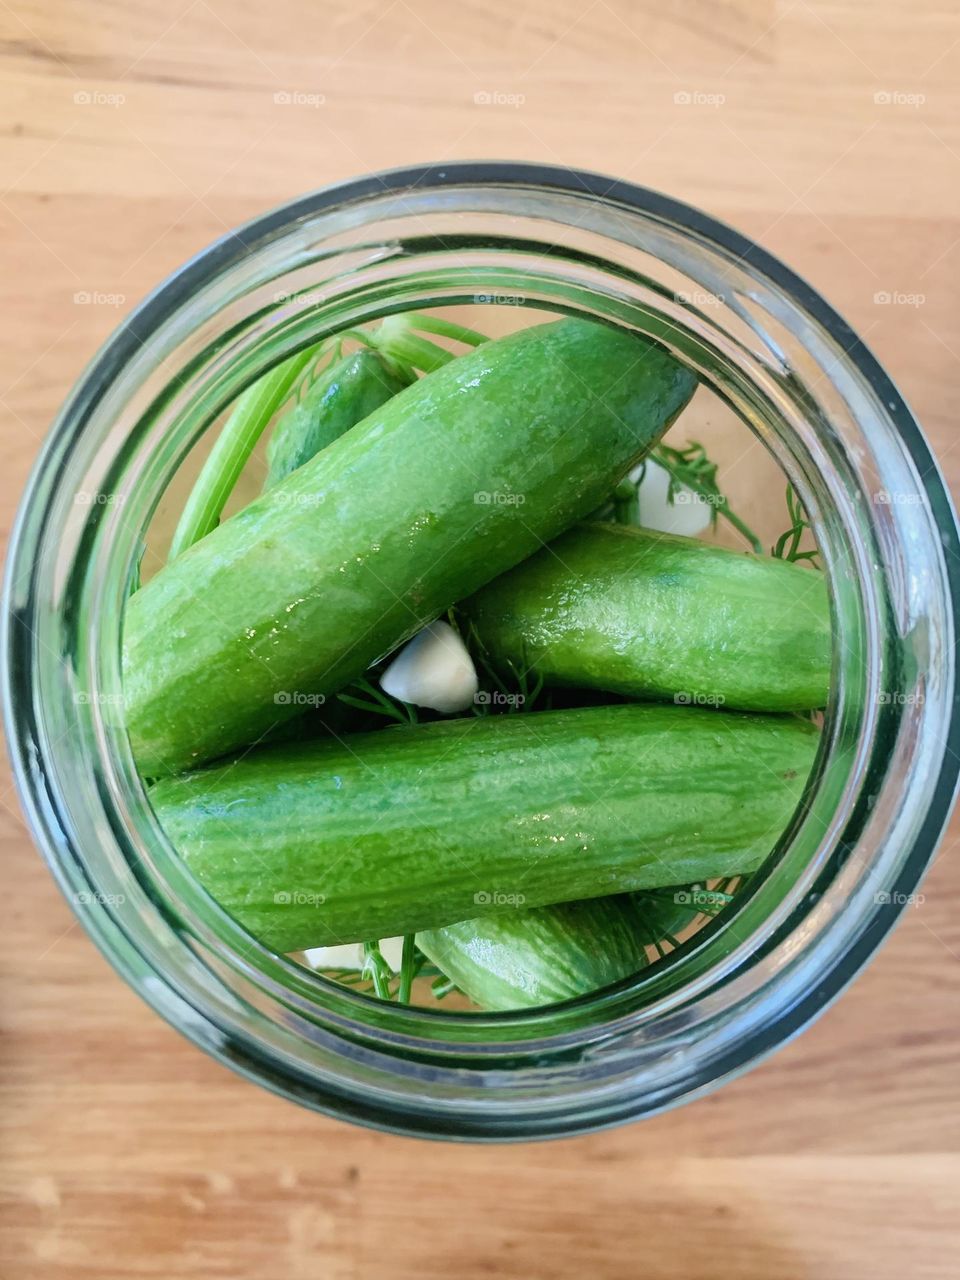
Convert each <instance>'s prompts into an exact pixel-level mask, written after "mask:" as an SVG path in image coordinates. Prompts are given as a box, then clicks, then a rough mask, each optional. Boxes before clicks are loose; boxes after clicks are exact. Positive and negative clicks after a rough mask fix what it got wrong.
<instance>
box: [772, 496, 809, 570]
mask: <svg viewBox="0 0 960 1280" xmlns="http://www.w3.org/2000/svg"><path fill="white" fill-rule="evenodd" d="M787 515H788V516H789V517H790V528H789V529H787V531H786V532H785V533H781V535H780V537H779V538H778V539H777V541H776V543H775V544H774V545H773V546H772V547H771V548H770V554H771V555H772V556H776V557H777V559H778V560H792V561H798V560H806V561H807V562H808V563H809V564H812V565H813V567H814V568H819V552H818V550H817V548H816V547H815V546H814V547H812V548H804V549H802V548H801V543H802V541H803V536H804V534H805V533H807V532H808V531H810V521H809V520H808V519H807V513H806V511H804V509H803V503H802V502H801V501H800V499H799V497H798V496H797V492H796V490H795V489H794V487H793V485H792V484H788V485H787Z"/></svg>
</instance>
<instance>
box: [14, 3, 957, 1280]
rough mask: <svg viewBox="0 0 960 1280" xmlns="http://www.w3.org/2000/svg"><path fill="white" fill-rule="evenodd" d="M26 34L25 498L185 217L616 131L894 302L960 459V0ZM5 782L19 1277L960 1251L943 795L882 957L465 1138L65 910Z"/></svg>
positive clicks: (951, 927) (112, 14)
mask: <svg viewBox="0 0 960 1280" xmlns="http://www.w3.org/2000/svg"><path fill="white" fill-rule="evenodd" d="M0 65H2V71H3V75H2V81H0V96H2V101H3V106H4V110H3V113H2V116H0V120H2V122H3V123H2V124H0V186H2V191H3V194H2V195H0V224H2V231H3V236H2V241H0V262H2V279H3V282H4V294H5V308H4V312H3V315H2V317H0V324H2V332H3V343H2V346H0V412H2V415H3V431H2V436H0V535H2V536H3V537H6V535H7V533H8V531H9V527H10V522H11V520H12V516H13V511H14V508H15V504H16V500H17V496H18V494H19V491H20V489H21V487H22V485H23V483H24V480H25V477H26V474H27V470H28V468H29V465H30V463H31V460H32V458H33V456H34V454H35V452H36V449H37V447H38V444H39V442H40V439H41V438H42V436H43V434H44V431H45V430H46V426H47V424H48V422H49V421H50V418H51V416H52V414H53V413H54V412H55V410H56V408H57V406H58V404H59V403H60V402H61V400H62V399H63V397H64V395H65V393H66V391H67V390H68V388H69V386H70V384H71V383H72V382H73V381H74V379H75V378H76V377H77V375H78V373H79V372H80V370H81V368H82V366H83V364H84V363H85V361H86V360H88V359H89V358H90V356H91V355H92V354H93V352H94V351H95V350H96V348H97V346H98V344H99V343H100V342H101V341H102V340H103V339H104V338H105V337H106V336H107V334H108V333H109V332H110V330H111V329H112V328H113V327H114V325H115V324H116V323H117V321H118V319H119V318H120V316H121V315H122V314H123V313H124V312H125V311H126V310H128V309H129V308H130V307H131V306H132V305H133V304H134V302H135V301H136V300H137V299H138V298H140V297H141V296H142V295H143V294H144V293H145V292H146V291H147V290H148V289H149V288H151V287H152V285H153V284H155V283H156V282H157V281H159V280H160V279H162V278H163V277H164V276H165V275H166V274H167V273H168V272H169V271H171V270H172V269H173V268H174V267H176V266H177V265H178V264H179V263H180V262H181V261H183V260H184V259H185V258H186V257H187V256H189V255H190V254H191V253H193V252H194V251H196V250H198V249H200V248H201V247H202V246H203V245H205V244H206V243H207V242H208V241H209V240H210V239H212V238H213V237H215V236H216V235H218V234H220V233H221V232H222V231H224V230H225V229H227V228H228V227H230V226H233V225H235V224H237V223H238V222H240V221H242V220H244V219H245V218H247V217H249V216H251V215H253V214H254V213H256V212H258V211H260V210H262V209H264V208H266V207H268V206H270V205H272V204H275V203H277V202H279V201H281V200H283V199H285V198H286V197H288V196H291V195H293V194H295V193H297V192H299V191H302V190H304V189H307V188H310V187H314V186H318V185H322V184H324V183H327V182H330V181H332V180H334V179H340V178H344V177H348V176H350V175H353V174H356V173H360V172H364V171H367V170H370V169H377V168H381V167H386V166H391V165H397V164H403V163H408V162H414V161H421V160H428V159H454V158H466V157H489V156H501V157H509V158H527V159H535V160H543V161H549V162H554V163H559V164H568V165H584V166H587V167H590V168H594V169H600V170H604V171H607V172H609V173H611V174H617V175H620V176H623V177H627V178H630V179H633V180H636V181H638V182H642V183H645V184H647V185H650V186H654V187H659V188H662V189H664V190H667V191H669V192H671V193H673V194H675V195H677V196H679V197H682V198H684V199H687V200H690V201H692V202H694V203H696V204H700V205H702V206H704V207H705V208H707V209H708V210H709V211H711V212H712V213H714V214H717V215H719V216H721V217H723V218H726V219H727V220H729V221H731V222H733V223H734V224H736V225H737V226H739V227H740V228H742V229H743V230H744V231H746V232H748V233H750V234H752V235H754V236H756V237H758V238H759V239H760V240H761V241H762V242H763V243H764V244H765V245H767V246H768V247H769V248H770V249H772V250H773V251H774V252H776V253H778V254H780V255H781V256H782V257H784V258H785V259H787V260H788V261H789V262H790V263H791V265H793V266H794V267H795V268H797V269H798V270H799V271H800V272H801V273H803V274H805V275H806V276H807V277H809V278H810V280H811V281H812V282H813V283H814V284H815V285H817V286H818V287H819V288H820V289H821V290H822V291H823V292H824V293H826V295H827V296H828V297H829V298H830V299H831V300H832V301H833V302H834V303H835V304H836V305H837V306H838V308H839V309H840V310H841V311H842V312H843V313H844V314H845V315H846V316H847V318H848V319H849V320H850V321H851V322H852V323H853V324H854V325H855V326H856V327H857V328H858V329H859V330H860V331H861V332H862V333H864V334H865V335H866V336H867V338H868V341H869V342H870V343H871V345H872V346H873V347H874V349H875V350H876V352H877V354H878V355H879V356H880V358H881V359H882V360H883V361H884V362H885V363H886V364H887V365H888V367H889V368H890V370H891V372H892V373H893V375H894V376H895V378H896V379H897V380H898V381H899V382H900V384H901V386H902V388H903V390H904V391H905V393H906V394H907V396H908V398H909V399H910V400H911V402H912V403H913V404H914V406H915V408H916V409H917V411H918V412H919V414H920V416H921V418H922V420H923V421H924V422H925V424H926V427H927V430H928V432H929V434H930V436H931V438H932V440H933V442H934V443H935V446H936V447H937V449H938V451H939V454H940V458H941V461H942V463H943V466H944V469H945V472H946V474H947V477H948V479H949V481H950V483H951V484H952V486H953V488H954V491H955V492H957V491H958V489H960V451H958V447H957V446H958V437H957V433H956V429H955V427H956V421H957V418H958V412H960V370H958V360H960V307H958V305H957V295H958V288H957V286H958V267H960V218H958V214H957V209H958V207H960V200H958V196H960V110H958V108H960V88H958V70H960V15H958V13H957V11H956V10H955V8H954V7H953V6H951V5H948V4H945V3H943V0H913V3H911V4H910V5H909V6H903V5H901V4H900V3H899V2H898V0H871V2H868V0H797V2H791V0H784V2H783V3H779V2H777V0H722V2H717V0H657V2H656V3H654V2H653V0H595V2H594V3H590V0H527V3H523V4H518V3H516V0H514V2H513V3H507V0H484V2H481V0H468V2H467V3H465V4H462V5H456V6H454V5H450V4H446V3H441V0H419V2H417V3H414V2H413V0H409V3H408V2H407V0H396V2H395V3H389V0H378V2H376V3H374V2H360V3H355V4H352V5H344V4H341V5H334V4H332V3H330V0H319V2H317V3H313V4H309V5H308V4H302V3H298V2H297V0H271V3H270V4H268V5H264V4H262V3H259V0H233V2H232V3H230V2H228V0H169V2H168V3H167V4H164V5H160V6H158V5H156V4H154V3H149V2H148V0H109V2H104V0H100V3H94V0H20V3H16V4H14V3H13V0H10V2H9V3H7V2H6V0H4V2H3V3H0ZM277 94H280V95H287V97H288V98H289V99H292V101H288V102H286V103H285V102H283V101H277V100H276V99H275V95H277ZM477 94H489V95H491V96H493V97H494V98H495V102H493V103H490V104H488V105H483V104H481V103H478V102H477V101H475V95H477ZM678 94H687V95H689V96H690V99H691V101H690V102H689V103H688V104H684V103H683V102H682V101H681V102H678V101H676V99H675V95H678ZM876 95H881V97H880V99H879V100H878V99H877V97H876ZM883 95H886V99H884V97H883ZM321 98H322V101H320V99H321ZM509 99H513V100H514V104H513V105H509V104H508V100H509ZM517 100H519V101H517ZM82 292H87V293H95V294H98V295H101V296H103V295H116V299H115V305H114V304H112V303H108V302H101V303H99V304H95V305H91V304H86V305H85V304H79V303H77V302H75V300H74V299H75V295H76V294H78V293H82ZM880 292H887V293H891V294H895V293H903V294H908V293H909V294H919V295H922V302H920V303H919V304H918V305H907V304H903V303H901V304H887V305H883V304H880V305H878V304H877V303H876V302H875V300H874V299H875V295H876V294H877V293H880ZM0 804H2V808H0V842H2V854H3V865H4V867H5V868H6V875H5V879H4V889H5V892H4V897H3V903H4V929H3V932H2V936H0V963H2V966H3V994H2V1018H3V1027H4V1040H5V1045H4V1052H3V1066H2V1122H3V1126H4V1132H3V1145H2V1148H0V1165H2V1187H3V1193H4V1228H5V1230H4V1234H3V1238H2V1242H0V1273H2V1275H3V1276H5V1277H8V1278H9V1280H28V1278H29V1280H54V1278H56V1280H61V1278H62V1280H121V1278H122V1280H133V1278H136V1277H163V1278H164V1280H172V1278H173V1277H178V1278H179V1277H197V1278H199V1277H204V1278H206V1277H224V1278H229V1280H248V1278H250V1280H253V1278H254V1277H256V1278H258V1280H260V1278H264V1280H281V1278H283V1280H316V1278H317V1277H323V1278H326V1277H330V1278H339V1277H345V1278H346V1277H349V1278H350V1280H354V1278H363V1280H367V1277H374V1276H384V1275H386V1276H391V1277H396V1280H405V1278H407V1277H410V1278H413V1277H419V1278H421V1280H431V1278H433V1277H437V1278H440V1277H447V1276H451V1275H464V1276H471V1277H472V1276H484V1275H496V1276H517V1277H541V1276H542V1277H548V1276H549V1277H551V1278H557V1277H580V1276H582V1275H584V1274H588V1275H595V1276H598V1277H603V1278H605V1280H615V1278H616V1280H619V1278H620V1277H627V1276H635V1275H642V1276H643V1277H644V1278H645V1280H667V1278H670V1280H681V1278H682V1280H734V1278H735V1277H736V1280H780V1278H784V1280H806V1278H807V1277H810V1278H811V1280H812V1278H813V1277H816V1280H860V1278H861V1277H862V1278H863V1280H880V1278H883V1277H891V1278H893V1277H897V1278H899V1277H901V1276H905V1275H906V1276H910V1277H911V1280H926V1278H934V1277H936V1278H938V1280H939V1278H941V1277H944V1278H945V1277H948V1276H953V1275H955V1274H956V1262H955V1259H956V1251H957V1248H958V1246H960V1215H958V1203H957V1202H958V1188H960V1159H958V1152H960V1105H958V1104H960V1069H958V1065H957V1064H958V1055H960V1018H958V1014H960V963H958V962H960V924H958V913H957V910H956V904H957V902H958V894H960V869H958V867H960V864H958V861H957V857H956V852H957V843H958V838H960V827H957V826H956V825H955V826H954V827H953V829H952V830H951V833H950V835H949V837H948V839H947V840H946V841H945V843H944V847H943V851H942V854H941V857H940V860H939V862H938V864H937V866H936V868H935V870H934V871H933V873H932V874H931V876H930V878H929V880H928V882H927V885H926V886H925V895H926V896H925V901H924V902H923V903H922V905H920V906H919V907H917V908H915V909H912V910H910V911H908V913H907V915H906V918H905V919H904V921H903V924H902V926H901V927H900V929H899V930H898V932H897V933H896V935H895V937H894V938H893V940H892V941H891V942H890V943H889V945H888V946H887V947H886V948H885V950H884V952H883V954H882V955H881V956H880V957H879V959H878V960H877V962H876V963H875V964H874V965H873V966H872V967H871V968H870V970H869V971H868V972H867V973H866V974H865V975H864V976H863V978H862V979H861V980H860V981H859V982H857V984H856V985H855V986H854V987H853V989H852V990H851V991H850V992H849V993H848V994H847V995H846V996H845V997H844V998H843V999H842V1001H841V1002H840V1003H839V1004H838V1005H836V1006H835V1007H834V1008H833V1009H832V1010H831V1011H830V1012H829V1013H827V1015H826V1016H825V1017H824V1018H823V1019H822V1020H821V1021H820V1022H819V1023H818V1024H817V1025H816V1026H815V1027H814V1028H813V1029H811V1030H810V1031H809V1032H808V1033H807V1034H806V1035H804V1036H803V1037H802V1038H801V1039H800V1040H798V1041H797V1042H796V1043H794V1044H793V1045H791V1046H790V1047H788V1048H787V1049H785V1050H783V1051H782V1052H781V1053H780V1054H778V1055H777V1056H776V1057H775V1058H774V1059H773V1060H772V1061H770V1062H769V1063H768V1064H766V1065H765V1066H763V1067H762V1068H761V1069H759V1070H758V1071H756V1072H754V1073H752V1074H751V1075H750V1076H748V1077H747V1078H745V1079H743V1080H741V1081H739V1082H737V1083H736V1084H734V1085H732V1086H730V1087H728V1088H726V1089H724V1090H723V1091H721V1092H720V1093H719V1094H717V1095H716V1096H713V1097H711V1098H708V1099H706V1100H704V1101H702V1102H700V1103H697V1104H696V1105H694V1106H691V1107H688V1108H685V1109H683V1110H681V1111H679V1112H677V1113H674V1114H672V1115H668V1116H663V1117H660V1118H658V1119H655V1120H653V1121H650V1122H647V1123H645V1124H643V1125H640V1126H634V1127H631V1128H628V1129H623V1130H620V1131H618V1132H615V1133H609V1134H604V1135H600V1136H596V1137H592V1138H589V1139H581V1140H577V1141H571V1142H562V1143H559V1144H547V1145H531V1146H521V1147H514V1148H507V1149H498V1148H487V1149H472V1148H464V1147H455V1146H439V1145H426V1144H422V1143H415V1142H412V1141H406V1140H400V1139H395V1138H389V1137H384V1136H382V1135H377V1134H372V1133H367V1132H363V1131H361V1130H358V1129H352V1128H348V1127H346V1126H344V1125H340V1124H336V1123H333V1122H329V1121H326V1120H323V1119H320V1118H318V1117H315V1116H312V1115H310V1114H308V1113H306V1112H302V1111H300V1110H298V1109H296V1108H294V1107H292V1106H289V1105H287V1104H285V1103H282V1102H280V1101H278V1100H277V1099H275V1098H273V1097H270V1096H268V1095H267V1094H265V1093H261V1092H259V1091H257V1090H255V1089H254V1088H252V1087H250V1086H248V1085H246V1084H244V1083H242V1082H241V1081H240V1080H238V1079H236V1078H234V1077H233V1076H231V1075H230V1074H229V1073H228V1072H227V1071H225V1070H224V1069H222V1068H221V1067H219V1066H216V1065H215V1064H213V1063H212V1062H210V1061H208V1060H207V1059H206V1058H204V1057H203V1056H202V1055H201V1054H200V1053H198V1052H197V1051H196V1050H195V1049H193V1048H192V1047H190V1046H189V1045H188V1044H187V1043H186V1042H184V1041H183V1040H181V1039H180V1038H179V1037H178V1036H177V1035H176V1034H175V1033H174V1032H173V1031H171V1030H170V1029H169V1028H167V1027H166V1026H165V1025H164V1024H163V1023H161V1022H160V1021H159V1020H158V1019H157V1018H156V1017H155V1016H154V1015H153V1014H152V1013H150V1012H149V1011H148V1010H147V1009H146V1008H145V1007H143V1006H142V1005H141V1004H140V1003H139V1002H138V1001H137V1000H136V999H135V997H134V996H133V995H132V994H131V993H130V992H129V991H128V990H127V989H126V988H125V987H124V986H123V985H122V984H121V983H120V982H119V981H118V980H117V979H116V978H115V977H114V975H113V973H112V972H111V971H110V970H109V969H108V967H107V965H106V963H105V962H104V961H103V960H102V959H101V957H100V956H99V955H98V954H97V953H96V952H95V950H94V949H93V947H92V946H91V945H90V944H89V943H88V942H87V940H86V939H85V937H84V936H83V935H82V933H81V930H80V929H79V926H77V925H75V924H74V923H73V922H72V917H71V915H70V913H69V911H68V910H67V908H66V906H65V905H64V903H63V902H62V901H61V900H60V898H59V896H58V894H57V892H56V890H55V889H54V887H53V885H52V883H51V881H50V879H49V877H48V875H47V873H46V871H45V869H44V868H43V866H42V864H41V862H40V860H39V858H38V857H37V855H36V854H35V852H34V850H33V848H32V845H31V843H30V840H29V837H28V835H27V833H26V831H25V830H24V827H23V824H22V821H21V819H20V817H19V815H18V811H17V808H16V802H15V799H14V796H13V793H12V789H11V787H10V785H9V781H8V780H7V778H6V777H4V779H3V781H2V783H0Z"/></svg>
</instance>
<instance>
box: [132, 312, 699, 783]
mask: <svg viewBox="0 0 960 1280" xmlns="http://www.w3.org/2000/svg"><path fill="white" fill-rule="evenodd" d="M694 385H695V379H694V376H693V375H692V374H691V373H690V372H689V371H688V370H686V369H684V368H683V367H681V366H680V365H678V364H677V363H676V361H674V360H673V359H672V358H671V357H670V356H668V355H667V354H666V353H665V352H663V351H662V350H661V349H660V348H659V347H656V346H654V345H652V344H650V343H646V342H643V341H642V340H640V339H639V338H636V337H634V336H633V335H631V334H628V333H626V332H624V331H622V330H618V329H612V328H608V327H605V326H602V325H598V324H594V323H591V322H588V321H583V320H572V319H570V320H561V321H558V322H557V323H554V324H547V325H541V326H537V327H534V328H530V329H526V330H524V331H523V332H521V333H517V334H514V335H512V336H511V337H509V338H504V339H502V340H500V341H498V342H488V343H484V344H483V346H481V347H478V348H477V349H476V350H475V351H473V352H471V353H470V354H469V355H465V356H462V357H460V358H459V359H457V360H453V361H451V362H450V364H448V365H446V366H444V367H443V368H442V369H439V370H438V371H437V372H435V373H431V374H429V375H427V376H426V377H424V378H421V379H420V380H419V381H418V382H416V383H415V384H414V385H413V386H410V387H408V388H407V389H406V390H405V391H401V392H400V394H399V395H396V396H394V397H393V398H392V399H391V400H389V401H388V402H387V403H386V404H385V405H383V406H382V407H381V408H380V409H378V410H377V411H376V412H375V413H373V414H371V415H370V416H369V417H368V418H366V419H365V420H364V421H363V422H361V423H359V424H358V425H357V426H355V427H354V428H352V430H350V431H348V432H347V433H346V435H343V436H341V437H340V439H339V440H335V441H334V442H333V443H332V444H331V445H329V446H328V447H327V448H326V449H323V450H322V451H321V452H320V453H319V454H317V456H316V457H315V458H313V459H312V460H311V461H310V462H308V463H307V464H306V465H305V466H302V467H300V468H299V469H298V470H297V471H295V472H294V473H293V474H292V475H290V476H288V477H287V479H286V480H284V481H283V482H282V483H281V484H279V485H277V486H276V487H275V488H273V489H271V490H270V492H269V493H266V494H264V495H263V496H262V497H261V498H259V499H258V500H257V501H255V502H253V503H251V504H250V506H248V507H247V508H245V509H244V510H243V511H241V512H239V513H238V514H237V515H235V516H233V517H232V519H230V520H227V521H225V522H224V523H223V524H222V525H221V526H220V527H219V528H218V529H216V530H214V532H213V533H211V534H210V535H209V536H208V537H206V538H204V539H203V540H202V542H199V543H197V545H196V546H194V547H191V549H190V550H189V551H187V552H185V554H184V555H183V556H181V557H180V558H179V559H178V560H177V561H176V562H175V563H173V564H172V565H169V566H167V568H165V569H164V570H162V571H161V572H160V573H158V574H157V576H156V577H155V578H153V579H152V580H151V581H150V582H148V583H147V584H146V586H145V587H143V588H142V590H140V591H138V592H136V594H135V595H133V596H132V597H131V600H130V603H129V605H128V606H127V615H126V622H125V634H124V699H125V701H124V705H125V708H126V713H127V723H128V727H129V730H130V737H131V741H132V745H133V748H134V751H135V753H136V756H137V760H138V763H139V765H140V768H141V770H142V771H143V772H144V773H145V774H147V775H150V776H156V775H157V774H162V773H163V772H164V771H165V770H168V769H171V768H179V767H185V766H188V765H191V764H197V763H201V762H203V761H204V760H208V759H211V758H213V757H214V756H217V755H221V754H223V753H225V752H227V751H229V750H231V749H232V748H234V747H239V746H243V745H245V744H247V743H250V742H254V741H256V740H257V738H258V737H259V735H260V734H262V733H263V732H265V731H266V730H267V729H268V728H269V727H270V726H271V725H272V724H274V723H275V722H276V721H277V720H280V719H284V718H286V717H287V716H288V715H290V714H293V713H294V712H295V710H296V706H297V703H296V701H295V699H296V697H297V696H302V695H303V694H304V693H310V694H328V693H332V692H335V691H336V690H337V689H340V688H342V687H343V686H344V685H345V684H347V683H349V681H350V680H352V679H354V678H355V677H356V676H358V675H359V674H360V673H361V672H363V671H364V670H365V669H366V668H367V667H368V666H369V665H370V664H371V663H372V662H373V661H375V660H376V659H377V658H378V657H380V656H382V655H383V654H385V653H387V652H389V651H390V650H391V649H393V648H394V647H395V646H396V645H398V644H400V643H401V642H402V641H404V640H405V639H407V638H408V637H409V636H411V635H413V634H414V633H415V632H416V631H418V630H419V629H420V628H421V626H423V625H424V624H425V623H427V622H429V621H430V620H431V619H432V618H435V617H436V616H437V615H438V614H439V613H441V612H442V611H443V610H444V609H445V608H447V607H448V606H449V605H451V604H452V603H453V602H454V601H455V600H457V599H460V598H461V597H463V596H465V595H468V594H470V593H471V592H472V591H475V590H476V589H477V588H478V587H480V586H481V585H482V584H483V583H484V582H486V581H488V580H489V579H490V578H492V577H495V576H496V575H497V574H498V573H502V572H503V571H504V570H505V569H508V568H510V567H511V566H512V565H514V564H516V563H517V562H518V561H520V560H522V559H524V558H525V557H526V556H528V555H530V554H531V553H532V552H533V551H535V550H536V549H537V548H538V547H539V545H540V544H541V542H543V541H547V540H549V539H550V538H554V537H556V535H557V534H558V533H560V532H561V530H563V529H565V528H566V527H567V526H568V525H570V524H572V523H573V522H574V521H575V520H577V519H579V518H580V517H582V516H583V515H584V514H586V512H588V511H591V510H593V509H595V508H596V507H597V505H598V503H599V502H600V501H602V499H603V498H604V497H606V495H607V494H608V493H609V492H610V489H611V488H612V487H613V484H614V483H615V481H616V479H617V477H618V476H619V475H621V474H622V473H623V471H625V470H626V469H627V468H628V467H629V466H630V465H631V463H632V462H633V461H634V460H635V459H637V458H638V457H639V456H641V455H642V454H643V453H644V452H645V451H646V450H647V448H648V447H649V446H650V445H651V444H652V443H653V442H654V441H655V440H656V439H657V438H658V436H659V434H660V433H661V432H662V431H663V429H664V427H665V426H666V424H667V423H668V422H669V421H670V420H671V419H672V418H673V417H674V416H675V415H676V413H677V412H678V410H679V409H680V408H681V407H682V406H683V405H684V404H685V403H686V402H687V400H688V399H689V397H690V395H691V394H692V392H693V388H694ZM284 699H286V700H285V701H284Z"/></svg>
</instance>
